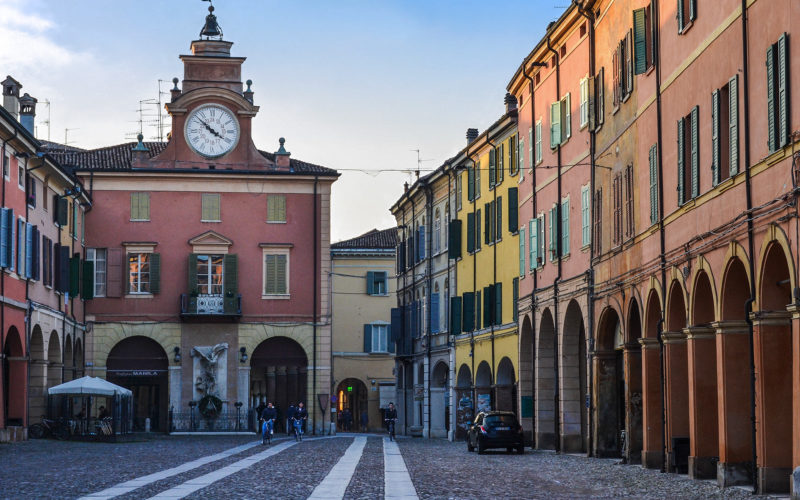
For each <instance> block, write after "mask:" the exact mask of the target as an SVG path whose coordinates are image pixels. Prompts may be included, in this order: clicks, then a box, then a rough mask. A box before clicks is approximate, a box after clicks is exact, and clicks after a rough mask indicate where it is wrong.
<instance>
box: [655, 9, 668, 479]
mask: <svg viewBox="0 0 800 500" xmlns="http://www.w3.org/2000/svg"><path fill="white" fill-rule="evenodd" d="M653 6H654V8H653V9H652V13H653V22H654V23H655V25H656V26H660V24H659V16H658V12H659V9H658V0H653ZM654 35H655V36H654V38H655V40H653V44H654V45H655V47H656V48H657V50H656V51H655V55H654V59H653V64H655V67H656V115H657V120H656V125H657V134H658V137H657V139H656V140H657V143H658V147H657V148H656V149H657V151H656V153H657V161H658V236H659V248H660V250H661V253H660V255H659V261H660V267H661V317H660V318H659V319H658V325H657V327H656V334H657V337H658V358H659V363H660V366H661V373H659V377H660V378H661V472H667V394H666V386H667V381H666V364H665V363H666V360H665V358H664V337H663V333H664V317H665V314H666V307H667V305H666V300H667V259H666V252H667V250H666V235H665V231H664V168H663V165H664V153H663V150H664V148H663V147H662V145H663V144H664V138H663V137H664V130H663V121H664V116H663V111H662V102H661V50H659V49H660V42H661V32H660V31H659V30H657V29H656V30H654Z"/></svg>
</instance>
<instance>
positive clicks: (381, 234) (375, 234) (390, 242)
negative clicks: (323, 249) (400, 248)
mask: <svg viewBox="0 0 800 500" xmlns="http://www.w3.org/2000/svg"><path fill="white" fill-rule="evenodd" d="M396 246H397V228H396V227H391V228H389V229H384V230H382V231H379V230H377V229H373V230H372V231H367V232H366V233H364V234H362V235H361V236H356V237H355V238H351V239H349V240H344V241H339V242H337V243H332V244H331V249H332V250H343V249H355V248H359V249H368V248H387V249H392V250H394V249H395V247H396Z"/></svg>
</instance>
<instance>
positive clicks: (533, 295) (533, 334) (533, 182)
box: [520, 64, 539, 448]
mask: <svg viewBox="0 0 800 500" xmlns="http://www.w3.org/2000/svg"><path fill="white" fill-rule="evenodd" d="M527 69H528V68H527V67H526V66H525V65H524V64H523V65H522V75H523V76H524V77H525V79H526V80H528V91H529V92H530V95H531V99H530V100H531V105H530V108H531V128H532V129H533V131H534V133H533V134H530V136H529V137H528V139H529V142H530V141H533V144H529V146H528V150H529V151H530V152H531V155H530V156H531V158H529V159H528V161H529V163H530V165H531V210H532V212H531V218H532V219H536V168H535V163H536V158H535V154H536V152H535V147H536V138H535V137H534V135H535V134H536V95H535V94H534V90H535V86H536V85H535V83H534V81H533V77H532V76H531V75H529V74H528V71H527ZM521 154H524V153H521ZM523 168H524V165H523ZM528 230H530V224H529V225H528ZM537 231H538V226H537ZM530 241H531V236H530V235H528V244H530ZM536 244H537V245H538V244H539V235H538V234H537V235H536ZM536 254H537V255H538V254H539V252H538V249H537V252H536ZM528 255H530V250H529V251H528ZM528 267H529V268H531V269H533V271H532V272H531V276H532V277H533V287H532V288H531V345H530V349H531V405H533V400H534V396H535V392H536V390H535V387H536V305H535V301H536V289H537V288H538V284H539V273H538V272H537V269H538V265H536V263H535V262H530V263H529V264H528ZM520 393H522V391H521V390H520ZM520 414H521V412H520ZM531 447H532V448H535V447H536V412H535V411H531Z"/></svg>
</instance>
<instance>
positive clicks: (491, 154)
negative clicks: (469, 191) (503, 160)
mask: <svg viewBox="0 0 800 500" xmlns="http://www.w3.org/2000/svg"><path fill="white" fill-rule="evenodd" d="M496 153H497V149H495V148H492V150H491V151H489V187H493V186H494V184H495V175H496V172H495V168H497V167H496V165H497V158H496Z"/></svg>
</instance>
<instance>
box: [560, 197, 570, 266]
mask: <svg viewBox="0 0 800 500" xmlns="http://www.w3.org/2000/svg"><path fill="white" fill-rule="evenodd" d="M565 255H569V200H568V199H567V200H564V201H563V202H562V203H561V256H562V257H563V256H565Z"/></svg>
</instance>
